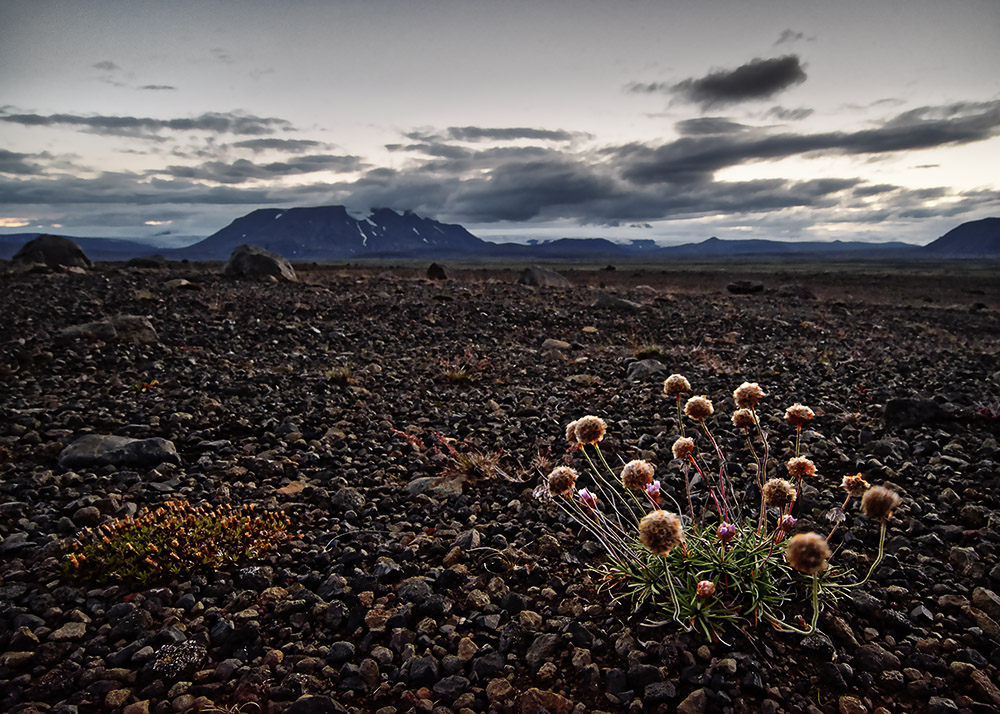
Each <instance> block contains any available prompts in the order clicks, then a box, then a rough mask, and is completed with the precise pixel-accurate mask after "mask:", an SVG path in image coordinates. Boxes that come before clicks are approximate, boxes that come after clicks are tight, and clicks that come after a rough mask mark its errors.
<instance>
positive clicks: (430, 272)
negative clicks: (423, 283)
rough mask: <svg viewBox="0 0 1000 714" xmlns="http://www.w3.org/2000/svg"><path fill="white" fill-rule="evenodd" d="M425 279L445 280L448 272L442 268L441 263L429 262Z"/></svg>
mask: <svg viewBox="0 0 1000 714" xmlns="http://www.w3.org/2000/svg"><path fill="white" fill-rule="evenodd" d="M427 279H428V280H447V279H448V272H447V271H446V270H445V269H444V266H443V265H438V264H437V263H431V264H430V266H428V268H427Z"/></svg>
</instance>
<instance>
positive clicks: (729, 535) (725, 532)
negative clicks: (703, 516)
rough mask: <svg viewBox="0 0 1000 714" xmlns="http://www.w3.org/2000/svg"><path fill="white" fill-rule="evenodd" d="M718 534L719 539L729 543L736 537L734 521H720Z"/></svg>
mask: <svg viewBox="0 0 1000 714" xmlns="http://www.w3.org/2000/svg"><path fill="white" fill-rule="evenodd" d="M718 535H719V540H721V541H722V542H723V543H728V542H729V541H731V540H732V539H733V538H735V537H736V526H735V525H733V524H732V523H720V524H719V531H718Z"/></svg>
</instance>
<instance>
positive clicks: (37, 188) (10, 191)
mask: <svg viewBox="0 0 1000 714" xmlns="http://www.w3.org/2000/svg"><path fill="white" fill-rule="evenodd" d="M269 200H272V199H271V198H270V195H269V192H268V191H267V190H266V189H241V188H231V187H228V186H225V187H223V186H214V187H210V186H206V185H205V184H203V183H199V182H196V181H188V180H174V181H162V180H156V179H154V180H152V181H149V182H145V183H144V182H142V176H140V175H138V174H133V173H105V174H101V175H100V176H98V177H96V178H93V179H80V178H75V177H68V176H61V177H57V178H46V179H33V180H23V181H19V180H15V179H8V180H4V179H0V204H32V205H35V204H51V205H65V204H133V205H141V206H151V205H157V204H163V203H191V204H256V203H266V202H267V201H269Z"/></svg>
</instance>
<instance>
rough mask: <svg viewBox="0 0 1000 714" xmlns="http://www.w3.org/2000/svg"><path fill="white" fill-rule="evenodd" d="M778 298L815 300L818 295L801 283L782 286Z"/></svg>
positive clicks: (778, 291)
mask: <svg viewBox="0 0 1000 714" xmlns="http://www.w3.org/2000/svg"><path fill="white" fill-rule="evenodd" d="M776 294H777V296H778V297H786V298H799V299H800V300H815V299H816V294H815V293H814V292H813V291H812V290H810V289H809V288H807V287H806V286H805V285H802V284H801V283H789V284H787V285H782V286H781V287H780V288H778V290H777V293H776Z"/></svg>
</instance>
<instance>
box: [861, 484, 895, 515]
mask: <svg viewBox="0 0 1000 714" xmlns="http://www.w3.org/2000/svg"><path fill="white" fill-rule="evenodd" d="M902 501H903V499H901V498H900V497H899V494H898V493H896V492H895V491H890V490H889V489H887V488H886V487H885V486H872V487H871V488H870V489H868V490H867V491H865V495H864V496H862V497H861V512H862V513H864V514H865V515H866V516H867V517H868V518H871V519H873V520H888V519H890V518H892V512H893V511H895V510H896V507H897V506H899V504H900V503H902Z"/></svg>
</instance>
